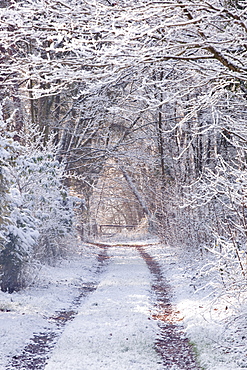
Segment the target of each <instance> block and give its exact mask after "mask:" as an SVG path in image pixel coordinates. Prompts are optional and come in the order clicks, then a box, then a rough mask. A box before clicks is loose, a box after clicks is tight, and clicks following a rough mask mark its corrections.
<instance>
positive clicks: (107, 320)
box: [45, 247, 163, 370]
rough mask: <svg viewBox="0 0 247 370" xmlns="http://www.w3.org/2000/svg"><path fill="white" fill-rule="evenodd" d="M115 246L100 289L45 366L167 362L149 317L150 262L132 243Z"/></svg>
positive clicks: (55, 369)
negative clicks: (161, 356) (156, 345)
mask: <svg viewBox="0 0 247 370" xmlns="http://www.w3.org/2000/svg"><path fill="white" fill-rule="evenodd" d="M110 252H111V255H112V259H111V262H110V265H109V267H108V268H107V271H106V272H105V273H104V275H103V277H102V280H101V282H100V284H99V286H98V288H97V290H96V291H95V293H94V294H92V295H91V296H90V297H89V299H88V300H87V301H86V302H85V304H83V305H82V306H81V308H80V310H79V312H78V315H77V317H76V318H75V320H74V321H73V322H72V323H71V324H70V325H68V326H67V328H66V329H65V331H64V333H63V335H62V337H61V338H60V340H59V341H58V344H57V346H56V348H55V351H54V352H53V354H52V357H51V359H50V360H49V362H48V365H47V366H46V367H45V370H59V369H64V370H82V369H94V370H100V369H108V370H110V369H114V370H115V369H117V368H121V369H133V370H135V369H136V370H141V369H150V368H152V369H154V370H156V369H162V368H163V367H161V365H159V364H158V363H157V362H158V361H159V360H160V359H159V357H158V355H157V354H156V352H155V350H154V348H153V344H154V341H155V336H156V333H157V331H158V329H157V327H156V324H155V323H154V322H153V321H151V320H150V318H149V314H150V311H149V309H150V302H149V299H148V297H149V291H150V276H149V271H148V269H147V266H146V265H145V262H144V261H143V260H142V258H141V257H140V256H139V255H138V253H137V252H136V250H135V249H133V248H128V247H125V248H119V247H115V248H112V249H111V250H110ZM82 364H83V365H82Z"/></svg>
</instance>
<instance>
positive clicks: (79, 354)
mask: <svg viewBox="0 0 247 370" xmlns="http://www.w3.org/2000/svg"><path fill="white" fill-rule="evenodd" d="M106 243H107V242H106ZM106 243H105V244H104V243H95V244H87V245H83V246H82V247H81V252H80V255H78V256H77V257H73V258H71V259H70V260H69V261H68V260H67V261H60V263H59V264H57V265H56V266H54V267H51V266H49V267H48V266H43V267H42V269H41V270H40V271H39V272H38V274H37V276H35V279H34V280H35V285H34V286H31V287H30V288H28V289H25V290H23V291H21V292H18V293H13V294H11V295H9V294H6V293H1V294H0V311H1V312H0V369H1V370H3V369H6V370H12V369H22V370H28V369H37V370H38V369H45V370H91V369H92V370H100V369H106V370H111V369H114V370H115V369H119V370H125V369H126V370H127V369H131V370H149V369H152V370H156V369H157V370H159V369H160V370H161V369H166V370H194V369H195V370H196V369H198V370H199V369H203V368H204V369H209V370H237V369H247V365H246V360H247V359H246V344H245V342H246V341H245V340H244V339H245V334H244V333H245V332H246V325H243V322H241V327H240V325H239V323H237V320H233V321H234V322H233V323H232V325H228V323H229V322H231V318H232V317H233V316H232V309H231V307H229V302H228V307H227V310H226V307H225V300H223V301H222V300H217V301H216V300H215V299H214V297H212V296H213V293H212V292H213V291H212V289H211V287H210V284H206V285H205V282H204V285H203V286H202V283H201V281H200V276H198V270H195V269H194V266H195V265H197V267H198V264H199V259H198V261H197V260H196V258H195V256H194V258H193V259H192V258H190V256H189V254H188V255H187V256H185V255H184V254H183V256H182V254H181V253H180V251H179V250H176V251H175V250H172V249H171V248H170V247H166V246H164V245H161V244H159V243H158V242H157V241H154V240H153V241H152V240H147V241H145V242H144V241H139V242H133V241H132V242H126V243H123V242H121V243H120V242H115V243H111V244H106ZM181 257H182V258H181ZM196 271H197V272H196ZM245 318H246V317H245ZM196 353H197V355H198V356H195V354H196ZM196 357H197V358H196ZM198 360H199V361H200V363H201V367H200V366H199V365H198V363H197V361H198Z"/></svg>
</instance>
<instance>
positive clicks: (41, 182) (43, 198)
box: [0, 118, 73, 293]
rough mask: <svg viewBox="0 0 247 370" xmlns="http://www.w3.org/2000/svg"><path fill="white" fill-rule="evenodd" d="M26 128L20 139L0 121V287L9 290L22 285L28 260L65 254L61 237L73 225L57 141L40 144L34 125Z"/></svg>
mask: <svg viewBox="0 0 247 370" xmlns="http://www.w3.org/2000/svg"><path fill="white" fill-rule="evenodd" d="M28 130H29V131H28V133H26V134H25V137H23V138H22V143H19V142H16V141H14V139H13V136H14V133H11V132H9V131H8V127H7V122H4V120H3V118H2V119H1V121H0V164H1V174H0V193H1V198H0V207H1V219H0V246H1V249H0V266H1V289H2V290H3V291H8V292H10V293H11V292H13V291H14V290H18V289H20V288H21V287H22V286H24V285H25V283H26V281H25V280H26V277H25V267H26V266H27V265H28V264H29V265H30V264H32V265H34V264H35V262H34V261H36V262H37V261H38V262H44V261H46V262H49V263H52V262H53V261H54V260H55V259H56V258H57V257H59V256H61V255H62V254H64V251H63V250H62V248H61V247H60V245H63V244H62V243H61V240H62V238H63V237H64V236H66V235H67V234H69V233H70V232H72V229H73V227H72V222H73V220H72V219H73V214H72V208H73V204H72V201H71V200H70V197H69V196H68V194H67V191H66V189H65V187H64V186H63V184H62V176H63V168H62V166H61V165H60V164H59V163H58V161H57V160H56V150H55V147H54V146H53V145H52V141H50V142H48V143H46V145H44V144H43V135H42V134H37V129H36V128H34V127H29V129H28Z"/></svg>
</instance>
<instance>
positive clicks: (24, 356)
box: [6, 245, 110, 370]
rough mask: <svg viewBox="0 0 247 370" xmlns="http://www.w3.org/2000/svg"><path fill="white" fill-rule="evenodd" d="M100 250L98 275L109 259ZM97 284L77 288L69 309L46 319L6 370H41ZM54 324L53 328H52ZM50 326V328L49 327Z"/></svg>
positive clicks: (91, 283) (89, 283)
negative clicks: (83, 300) (45, 324)
mask: <svg viewBox="0 0 247 370" xmlns="http://www.w3.org/2000/svg"><path fill="white" fill-rule="evenodd" d="M98 246H99V247H100V248H101V250H100V252H99V253H98V255H97V261H98V266H97V269H96V273H97V274H100V273H101V272H102V271H103V270H104V267H105V265H106V263H107V261H108V259H109V258H110V257H109V256H108V254H107V248H106V246H104V245H98ZM98 284H99V282H97V283H96V282H87V283H84V284H82V286H81V287H80V288H79V291H80V293H79V295H78V296H77V297H75V298H74V299H73V301H72V303H71V307H70V308H69V309H66V310H61V311H57V312H55V314H54V315H53V316H51V317H49V319H48V325H47V327H45V328H44V331H43V332H40V333H34V335H33V337H32V338H30V341H29V343H28V344H27V345H26V346H25V347H24V348H23V350H22V352H21V353H20V354H16V355H15V356H13V357H12V359H11V361H10V363H9V365H7V367H6V370H13V369H19V370H43V369H44V368H45V366H46V363H47V360H48V358H49V355H50V353H51V350H52V349H53V348H54V347H55V345H56V343H57V341H58V339H59V338H60V336H61V335H62V333H63V330H64V328H65V325H66V324H67V323H68V322H69V321H72V320H73V319H74V318H75V317H76V315H77V308H78V307H79V305H80V304H81V301H82V299H83V298H86V297H87V296H88V295H89V294H90V293H92V292H94V291H95V290H96V289H97V287H98ZM54 324H55V328H54ZM49 326H50V327H49Z"/></svg>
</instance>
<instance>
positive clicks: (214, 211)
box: [0, 0, 247, 276]
mask: <svg viewBox="0 0 247 370" xmlns="http://www.w3.org/2000/svg"><path fill="white" fill-rule="evenodd" d="M0 22H1V26H0V27H1V43H0V52H1V58H0V60H1V76H0V77H1V88H0V95H1V100H2V102H3V103H2V112H3V113H2V122H3V125H4V129H3V130H2V133H1V135H2V136H1V140H3V144H2V147H3V148H4V150H5V151H6V144H4V142H5V141H6V140H10V141H9V143H10V144H8V145H10V148H9V149H8V152H9V151H10V150H13V151H14V153H15V154H14V155H12V154H11V153H10V154H8V156H7V157H6V153H5V151H2V152H1V163H3V165H2V167H3V168H7V169H8V171H9V168H11V169H12V170H11V171H12V172H15V173H16V174H15V175H14V177H12V180H10V178H9V176H10V175H7V173H5V175H1V176H2V177H1V189H0V191H1V194H2V198H1V209H2V211H1V212H2V214H3V217H2V218H1V230H3V231H2V234H3V235H5V234H6V230H8V231H7V235H9V238H10V239H8V240H7V239H6V238H5V237H2V240H3V242H2V250H3V253H5V255H6V250H7V249H8V248H9V247H7V246H8V245H10V244H9V243H10V242H11V240H12V242H11V243H12V244H13V243H14V242H13V237H12V234H11V233H10V231H9V226H7V225H8V222H10V223H13V222H17V221H16V219H15V218H13V217H14V216H13V215H12V214H13V212H12V211H11V207H13V206H11V204H12V203H13V199H14V196H13V195H11V196H10V195H9V193H8V185H7V183H8V182H9V181H12V182H16V183H17V178H18V176H22V175H20V173H22V171H23V173H25V171H27V168H29V167H28V166H30V163H29V164H28V166H27V164H26V162H25V161H29V162H30V161H31V162H32V165H34V163H35V166H36V169H34V170H33V169H32V171H39V170H38V167H37V166H38V165H37V163H39V162H38V161H39V160H38V159H37V158H40V156H41V154H40V153H38V152H37V151H40V152H41V153H42V160H41V162H42V163H45V165H44V166H43V167H42V168H43V169H44V170H42V171H44V173H45V174H46V175H47V173H49V171H50V174H51V175H50V177H49V176H48V178H49V179H46V180H44V178H43V180H44V181H43V182H44V183H45V182H47V186H48V187H49V189H54V191H53V190H52V194H53V197H54V198H52V199H56V202H55V203H54V202H53V201H50V200H46V202H47V203H48V204H50V208H49V212H48V215H47V217H48V219H52V218H53V217H55V216H54V215H55V214H56V217H58V218H59V217H60V216H57V215H58V213H59V214H60V215H61V220H63V219H64V217H65V218H66V217H67V216H66V215H67V213H66V212H70V211H68V207H67V205H66V206H65V209H66V210H65V211H63V206H61V204H63V202H64V204H67V203H68V201H67V200H66V201H65V200H64V199H63V197H64V196H63V195H61V187H62V188H64V187H68V188H69V189H70V191H71V192H73V194H74V195H76V196H77V197H81V198H83V199H84V201H83V206H82V207H81V208H80V222H81V223H82V226H80V230H81V234H82V235H83V236H84V237H88V234H90V233H93V234H95V233H96V231H97V230H96V229H97V224H98V223H106V224H109V223H110V224H112V223H113V224H114V223H118V224H122V223H123V224H125V225H128V224H132V225H133V224H139V223H140V222H141V221H142V220H143V218H144V217H146V218H147V219H148V223H149V230H152V231H153V232H155V233H158V234H159V235H161V236H162V237H163V238H164V240H166V241H167V242H169V243H173V244H174V245H176V244H180V245H189V246H191V247H192V248H202V247H205V246H206V247H207V248H209V249H210V250H213V251H214V252H217V256H218V258H219V259H220V261H221V262H220V263H222V265H223V266H224V271H226V270H227V271H228V270H229V271H230V269H231V266H232V264H234V266H235V268H236V269H237V271H239V273H240V276H245V269H246V267H245V264H244V262H243V254H244V253H245V251H246V194H245V193H246V190H245V189H246V186H245V182H246V140H247V133H246V129H245V118H246V96H247V82H246V78H247V74H246V72H247V71H246V63H245V60H246V52H247V50H246V49H247V46H246V29H247V28H246V27H247V26H246V5H245V2H243V1H237V0H236V1H227V0H224V1H223V0H222V1H220V0H210V1H197V0H194V1H192V0H189V1H183V0H180V1H169V2H166V1H162V2H160V1H157V2H151V3H150V2H147V1H144V0H143V1H133V2H129V1H128V2H125V1H118V2H117V3H111V2H109V1H108V0H107V1H104V0H102V1H97V2H96V1H92V2H91V1H82V0H81V1H76V0H67V1H56V0H47V1H34V0H32V1H31V0H30V1H25V0H24V1H5V2H2V5H1V17H0ZM33 125H35V127H37V130H39V131H40V132H41V133H42V139H41V140H38V139H37V138H36V135H35V134H33V135H31V136H32V138H31V139H30V132H32V127H33ZM27 135H29V136H28V137H29V138H28V140H27V138H26V137H27ZM9 137H11V139H9ZM20 146H21V147H22V149H18V148H19V147H20ZM12 147H13V148H14V149H13V148H12ZM17 147H18V148H17ZM34 148H36V149H35V150H34ZM47 148H49V149H47ZM50 148H52V149H50ZM50 150H51V152H50ZM23 151H24V152H23ZM33 151H34V152H33ZM20 153H24V154H21V155H22V156H23V162H22V159H20ZM29 153H30V154H29ZM37 153H38V154H37ZM48 153H49V154H48ZM43 154H44V155H43ZM37 155H38V157H37ZM49 156H50V157H49ZM17 157H18V158H19V159H18V161H17ZM10 158H11V160H10ZM47 158H49V160H48V164H47V162H46V161H47ZM51 158H52V160H51ZM9 161H10V162H11V163H9ZM53 161H54V162H53ZM9 166H10V167H9ZM56 166H58V167H56ZM60 166H61V167H62V168H63V171H64V173H66V179H65V178H64V179H63V180H60V182H59V183H58V182H57V181H59V180H58V175H57V173H56V169H55V168H59V167H60ZM51 168H52V170H51ZM11 171H10V172H11ZM18 171H19V172H18ZM28 171H29V169H28ZM42 171H41V172H42ZM52 171H53V172H52ZM12 176H13V175H12ZM24 177H25V178H26V177H27V174H25V175H24ZM13 178H14V180H13ZM33 178H34V180H32V181H34V183H33V184H34V185H33V186H34V187H35V186H41V187H42V189H43V188H44V186H45V185H44V183H43V184H42V185H39V184H38V185H37V183H38V181H37V179H38V178H39V177H38V176H34V177H33ZM35 178H36V179H35ZM60 178H61V177H60ZM48 184H49V185H48ZM58 189H60V190H58ZM42 191H44V189H43V190H42ZM63 191H64V190H63ZM59 192H60V193H59ZM59 194H60V195H59ZM47 197H48V196H47V194H46V195H44V199H46V198H47ZM59 197H60V201H59ZM61 197H62V198H61ZM48 198H49V197H48ZM49 199H50V198H49ZM62 199H63V200H62ZM34 203H35V206H33V204H32V205H31V204H27V208H26V209H27V212H30V209H31V208H32V207H34V208H35V207H36V208H39V207H40V206H39V200H37V199H35V202H34ZM54 204H57V205H58V206H57V207H58V208H57V209H56V210H55V211H54V209H55V208H54ZM21 207H22V206H21ZM59 207H60V208H59ZM66 207H67V208H66ZM21 209H22V208H21ZM11 212H12V213H11ZM54 212H55V213H54ZM60 212H61V213H60ZM63 212H65V214H66V215H65V216H64V215H63ZM78 212H79V207H78V208H77V213H78ZM53 213H54V215H53V216H52V214H53ZM30 217H31V216H30ZM32 217H34V216H33V214H32ZM35 217H37V216H35ZM7 219H8V220H10V221H8V222H7V221H6V220H7ZM29 219H30V220H31V218H29ZM13 220H14V221H13ZM61 220H58V224H61V222H62V224H63V221H61ZM32 222H33V220H32V221H30V223H29V227H30V228H31V229H32V228H33V226H32V225H33V224H32ZM39 222H40V225H41V226H40V227H41V230H46V229H48V230H50V232H51V233H55V235H60V231H59V230H60V227H58V228H57V229H56V230H51V229H52V228H51V225H49V222H47V221H45V220H41V221H40V219H39ZM67 222H68V221H66V225H67V226H68V224H67ZM67 226H66V227H65V229H66V228H67ZM6 228H7V229H6ZM14 235H15V234H14ZM44 235H45V233H44ZM11 238H12V239H11ZM45 238H46V241H45V240H44V236H42V237H39V240H40V242H39V248H41V246H42V245H43V246H44V245H50V243H51V238H50V236H47V235H46V236H45ZM41 240H42V242H41ZM52 240H53V239H52ZM35 243H36V242H34V244H35ZM12 244H11V245H12ZM14 244H15V243H14ZM17 244H18V243H17ZM36 245H37V243H36ZM39 248H38V249H39ZM42 248H44V247H42ZM42 248H41V250H42ZM54 248H55V247H53V246H51V245H50V246H49V253H51V254H53V253H54V252H53V249H54ZM35 250H36V251H37V246H36V247H35ZM4 251H5V252H4ZM37 253H38V252H37ZM2 255H3V254H2ZM4 263H5V262H4V261H3V262H2V266H4Z"/></svg>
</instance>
